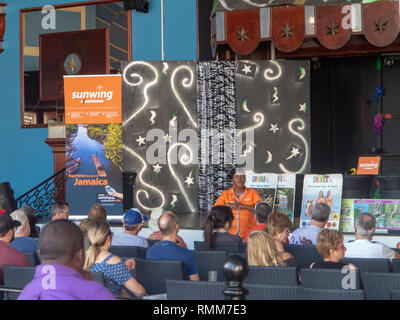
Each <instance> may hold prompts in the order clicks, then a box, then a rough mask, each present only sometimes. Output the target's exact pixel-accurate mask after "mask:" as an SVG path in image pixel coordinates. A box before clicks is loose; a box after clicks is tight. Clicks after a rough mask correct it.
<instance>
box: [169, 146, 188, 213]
mask: <svg viewBox="0 0 400 320" xmlns="http://www.w3.org/2000/svg"><path fill="white" fill-rule="evenodd" d="M179 146H181V147H184V148H187V149H188V150H189V154H190V156H189V158H188V159H187V160H186V161H184V162H182V164H183V165H188V164H189V163H190V162H191V161H192V159H193V153H192V150H191V149H190V148H189V147H188V146H187V145H186V144H184V143H180V142H178V143H175V144H173V145H172V146H171V147H170V148H169V150H168V153H167V161H168V167H169V170H170V171H171V174H172V176H173V177H174V179H175V181H176V182H177V183H178V186H179V189H180V190H181V192H182V194H183V197H184V198H185V200H186V202H187V204H188V206H189V208H190V210H191V211H192V212H194V211H195V209H194V207H193V205H192V203H191V202H190V199H189V197H188V195H187V193H186V191H185V189H184V188H183V186H182V184H181V182H180V181H179V179H178V177H177V175H176V173H175V171H174V169H173V168H172V166H171V152H172V149H174V148H177V147H179ZM180 160H181V161H182V158H181V159H180Z"/></svg>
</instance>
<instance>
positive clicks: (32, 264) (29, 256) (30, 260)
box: [23, 252, 37, 267]
mask: <svg viewBox="0 0 400 320" xmlns="http://www.w3.org/2000/svg"><path fill="white" fill-rule="evenodd" d="M23 254H24V255H25V256H26V258H27V259H28V263H29V266H30V267H36V265H37V262H36V259H37V258H36V257H35V254H34V253H33V252H23Z"/></svg>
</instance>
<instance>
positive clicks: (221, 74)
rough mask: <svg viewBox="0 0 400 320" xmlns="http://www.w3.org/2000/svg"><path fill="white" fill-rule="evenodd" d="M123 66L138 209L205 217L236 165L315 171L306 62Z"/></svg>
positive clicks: (126, 138) (126, 158) (127, 148)
mask: <svg viewBox="0 0 400 320" xmlns="http://www.w3.org/2000/svg"><path fill="white" fill-rule="evenodd" d="M121 70H122V108H123V120H122V123H123V169H124V171H135V172H137V174H138V176H137V178H136V182H135V188H134V201H135V206H137V207H139V208H141V209H144V210H145V211H147V212H149V211H150V210H152V209H154V208H157V207H160V206H162V207H163V208H164V209H169V210H173V211H174V212H176V213H178V214H186V213H193V212H201V213H207V212H208V211H209V210H210V209H211V207H212V206H213V204H214V202H215V200H216V199H217V198H218V196H219V195H220V194H221V193H222V191H223V190H225V189H227V188H229V187H231V182H230V181H229V179H228V178H227V174H228V172H229V171H230V169H231V168H232V167H235V166H238V167H243V168H245V169H246V171H249V172H251V171H253V172H254V173H265V172H269V173H309V171H310V140H311V139H310V86H309V82H310V77H309V64H308V62H306V61H279V60H277V61H237V62H233V61H221V62H218V61H213V62H200V63H196V62H191V61H169V62H144V61H134V62H124V63H123V64H122V69H121Z"/></svg>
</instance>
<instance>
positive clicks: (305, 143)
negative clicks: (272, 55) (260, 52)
mask: <svg viewBox="0 0 400 320" xmlns="http://www.w3.org/2000/svg"><path fill="white" fill-rule="evenodd" d="M236 86H237V91H236V92H237V105H238V109H237V115H238V128H240V129H242V130H243V129H244V130H246V128H251V127H253V128H254V145H253V146H252V147H253V148H251V142H250V141H247V145H245V138H246V137H245V135H246V134H247V132H244V133H243V134H242V137H241V138H242V140H243V151H244V152H245V150H253V151H254V171H255V172H256V173H262V172H273V173H281V172H296V173H309V172H310V170H311V164H310V159H311V156H310V152H311V145H310V141H311V131H310V66H309V63H308V61H283V60H277V61H274V62H271V61H239V62H238V64H237V73H236ZM247 140H248V139H247ZM249 144H250V145H249Z"/></svg>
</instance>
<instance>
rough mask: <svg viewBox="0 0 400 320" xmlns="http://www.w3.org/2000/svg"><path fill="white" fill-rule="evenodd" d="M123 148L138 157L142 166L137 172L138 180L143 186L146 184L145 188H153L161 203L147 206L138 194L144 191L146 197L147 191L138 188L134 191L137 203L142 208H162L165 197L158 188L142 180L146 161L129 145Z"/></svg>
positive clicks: (147, 196) (147, 195)
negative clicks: (155, 205)
mask: <svg viewBox="0 0 400 320" xmlns="http://www.w3.org/2000/svg"><path fill="white" fill-rule="evenodd" d="M123 148H124V149H125V150H126V151H128V152H129V153H130V154H131V155H133V156H134V157H135V158H138V159H139V160H140V161H141V162H142V165H143V167H142V169H141V170H140V172H139V181H140V183H141V184H143V185H144V186H146V187H147V188H149V189H152V190H154V191H155V192H157V193H158V194H159V195H160V197H161V204H160V205H159V206H157V207H147V206H145V205H144V204H143V203H142V202H141V201H140V199H139V195H140V194H141V193H144V195H145V196H146V199H148V198H149V193H148V192H147V191H146V190H143V189H140V190H138V191H137V192H136V201H137V203H138V204H139V205H140V206H141V207H142V208H144V209H146V210H154V209H157V208H162V207H163V206H164V204H165V197H164V195H163V193H162V192H161V191H160V190H159V189H157V188H156V187H154V186H152V185H150V184H148V183H146V182H145V181H144V180H143V173H144V172H145V171H146V169H147V163H146V161H144V160H143V158H142V157H141V156H140V155H138V154H137V153H136V152H135V151H133V150H132V149H131V148H129V147H127V146H123Z"/></svg>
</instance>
